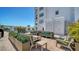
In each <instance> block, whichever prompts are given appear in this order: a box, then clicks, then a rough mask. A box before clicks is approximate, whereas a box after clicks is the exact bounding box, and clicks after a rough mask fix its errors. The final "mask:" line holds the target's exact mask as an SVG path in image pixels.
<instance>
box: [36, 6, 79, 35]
mask: <svg viewBox="0 0 79 59" xmlns="http://www.w3.org/2000/svg"><path fill="white" fill-rule="evenodd" d="M78 9H79V8H74V7H35V27H36V30H37V31H48V32H54V34H56V35H65V34H66V33H67V26H68V24H70V23H72V22H74V21H75V19H78V18H79V17H78V16H75V15H77V14H78V11H79V10H78Z"/></svg>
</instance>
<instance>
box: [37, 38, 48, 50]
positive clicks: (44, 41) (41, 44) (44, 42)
mask: <svg viewBox="0 0 79 59" xmlns="http://www.w3.org/2000/svg"><path fill="white" fill-rule="evenodd" d="M36 45H37V46H40V47H41V51H43V46H44V45H45V48H46V49H47V40H41V41H38V42H36ZM37 46H36V47H37Z"/></svg>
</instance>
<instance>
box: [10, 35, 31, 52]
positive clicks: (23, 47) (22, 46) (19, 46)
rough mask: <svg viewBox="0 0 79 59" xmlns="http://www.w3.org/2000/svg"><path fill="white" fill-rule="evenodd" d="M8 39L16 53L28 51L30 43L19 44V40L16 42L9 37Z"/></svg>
mask: <svg viewBox="0 0 79 59" xmlns="http://www.w3.org/2000/svg"><path fill="white" fill-rule="evenodd" d="M9 39H10V41H11V42H12V44H13V45H14V46H15V47H16V49H17V50H18V51H29V50H30V41H28V42H27V43H21V42H20V41H19V40H17V39H16V38H13V37H12V36H10V37H9Z"/></svg>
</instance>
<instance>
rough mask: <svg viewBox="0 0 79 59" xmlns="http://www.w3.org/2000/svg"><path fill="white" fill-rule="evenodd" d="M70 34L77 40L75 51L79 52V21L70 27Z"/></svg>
mask: <svg viewBox="0 0 79 59" xmlns="http://www.w3.org/2000/svg"><path fill="white" fill-rule="evenodd" d="M68 33H69V35H70V36H71V37H72V38H73V39H74V40H75V50H76V51H79V21H77V22H75V23H73V24H70V25H69V26H68Z"/></svg>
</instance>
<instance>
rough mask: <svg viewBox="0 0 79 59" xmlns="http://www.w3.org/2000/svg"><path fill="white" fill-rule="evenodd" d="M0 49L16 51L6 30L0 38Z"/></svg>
mask: <svg viewBox="0 0 79 59" xmlns="http://www.w3.org/2000/svg"><path fill="white" fill-rule="evenodd" d="M0 51H16V49H15V48H14V47H13V45H12V44H11V42H10V41H9V39H8V32H4V37H3V38H0Z"/></svg>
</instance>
